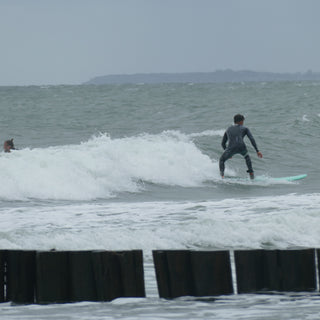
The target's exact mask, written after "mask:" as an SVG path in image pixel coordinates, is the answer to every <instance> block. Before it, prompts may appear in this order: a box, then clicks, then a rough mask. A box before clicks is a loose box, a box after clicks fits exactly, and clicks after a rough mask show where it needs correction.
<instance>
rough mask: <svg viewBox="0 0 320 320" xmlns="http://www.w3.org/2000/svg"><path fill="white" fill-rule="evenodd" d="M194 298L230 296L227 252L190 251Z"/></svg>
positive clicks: (230, 281) (230, 277) (229, 272)
mask: <svg viewBox="0 0 320 320" xmlns="http://www.w3.org/2000/svg"><path fill="white" fill-rule="evenodd" d="M191 265H192V271H193V279H194V290H195V291H194V295H195V296H216V295H224V294H232V293H233V286H232V275H231V263H230V255H229V251H211V252H210V251H192V252H191Z"/></svg>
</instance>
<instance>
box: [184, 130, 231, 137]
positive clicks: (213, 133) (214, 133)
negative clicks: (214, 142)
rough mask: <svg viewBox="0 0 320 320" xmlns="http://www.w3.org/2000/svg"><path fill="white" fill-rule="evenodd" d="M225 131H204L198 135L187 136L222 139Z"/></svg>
mask: <svg viewBox="0 0 320 320" xmlns="http://www.w3.org/2000/svg"><path fill="white" fill-rule="evenodd" d="M224 132H225V130H205V131H202V132H198V133H191V134H189V135H188V136H189V137H190V138H197V137H205V136H209V137H214V136H218V137H223V135H224Z"/></svg>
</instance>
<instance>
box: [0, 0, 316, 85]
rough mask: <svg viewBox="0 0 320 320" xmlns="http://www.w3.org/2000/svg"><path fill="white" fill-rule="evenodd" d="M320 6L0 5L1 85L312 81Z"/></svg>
mask: <svg viewBox="0 0 320 320" xmlns="http://www.w3.org/2000/svg"><path fill="white" fill-rule="evenodd" d="M319 13H320V1H319V0H0V41H1V47H0V48H1V50H0V63H1V73H0V85H31V84H77V83H82V82H84V81H87V80H89V79H90V78H93V77H95V76H100V75H107V74H122V73H126V74H131V73H151V72H170V73H174V72H194V71H205V72H206V71H215V70H217V69H226V68H230V69H234V70H243V69H249V70H254V71H270V72H299V71H300V72H305V71H307V70H308V69H311V70H313V71H317V72H320V41H319V34H320V19H319Z"/></svg>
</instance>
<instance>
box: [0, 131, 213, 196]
mask: <svg viewBox="0 0 320 320" xmlns="http://www.w3.org/2000/svg"><path fill="white" fill-rule="evenodd" d="M0 177H1V181H2V183H1V186H0V199H6V200H16V199H18V200H20V199H27V198H34V199H65V200H90V199H98V198H109V197H113V196H115V194H117V193H119V192H139V191H140V190H141V188H142V184H141V182H148V183H154V184H164V185H172V186H181V187H192V186H200V185H201V184H202V183H203V182H204V181H206V180H212V179H216V178H217V177H218V165H217V162H216V161H214V160H211V159H210V158H209V157H208V156H207V155H205V154H203V153H202V152H201V150H200V149H199V148H197V146H196V145H195V143H194V142H193V141H192V140H191V138H190V137H189V136H187V135H185V134H182V133H180V132H178V131H165V132H163V133H160V134H155V135H151V134H141V135H138V136H133V137H125V138H117V139H112V138H111V137H110V136H109V135H107V134H101V135H100V136H94V137H92V138H91V139H90V140H89V141H87V142H83V143H81V144H79V145H65V146H55V147H48V148H35V149H23V150H19V151H15V152H12V153H10V154H1V156H0Z"/></svg>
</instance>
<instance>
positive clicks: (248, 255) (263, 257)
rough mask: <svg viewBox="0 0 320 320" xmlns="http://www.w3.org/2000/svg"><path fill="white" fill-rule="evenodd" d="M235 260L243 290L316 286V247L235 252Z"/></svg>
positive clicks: (289, 289) (241, 291)
mask: <svg viewBox="0 0 320 320" xmlns="http://www.w3.org/2000/svg"><path fill="white" fill-rule="evenodd" d="M235 263H236V273H237V284H238V292H239V293H249V292H257V291H312V290H315V288H316V277H315V271H314V270H315V253H314V249H307V250H244V251H235Z"/></svg>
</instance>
